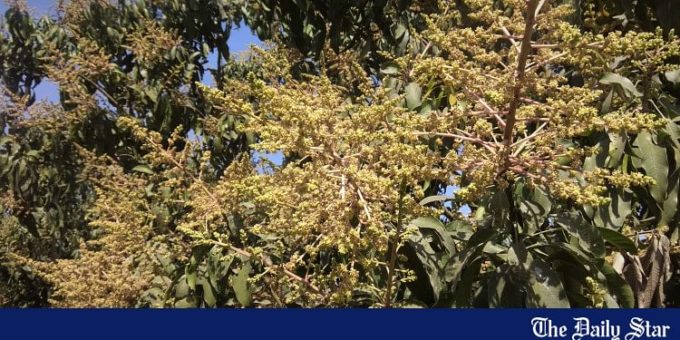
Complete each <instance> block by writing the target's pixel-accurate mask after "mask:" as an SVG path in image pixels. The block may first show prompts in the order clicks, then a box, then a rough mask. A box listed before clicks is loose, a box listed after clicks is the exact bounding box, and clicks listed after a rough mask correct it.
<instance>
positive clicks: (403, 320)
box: [0, 309, 680, 340]
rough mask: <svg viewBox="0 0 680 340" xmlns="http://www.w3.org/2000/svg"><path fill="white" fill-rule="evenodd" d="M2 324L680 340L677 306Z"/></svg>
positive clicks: (198, 334) (218, 313)
mask: <svg viewBox="0 0 680 340" xmlns="http://www.w3.org/2000/svg"><path fill="white" fill-rule="evenodd" d="M575 318H577V319H575ZM578 318H585V319H578ZM547 319H549V320H550V321H548V320H547ZM586 319H588V323H589V326H591V328H589V334H588V335H585V336H582V337H578V335H579V334H580V335H584V334H585V333H584V331H583V330H584V326H585V323H586ZM532 320H534V321H533V323H532ZM631 322H633V324H631ZM646 322H649V327H647V323H646ZM0 325H2V326H3V327H2V328H3V330H2V332H0V339H27V338H28V339H43V340H44V339H88V340H95V339H118V340H124V339H142V338H143V339H163V340H166V339H183V340H189V339H201V338H204V337H209V338H210V339H244V340H245V339H247V340H250V339H260V338H262V339H308V338H313V339H329V338H330V339H345V340H353V339H375V340H378V339H390V340H391V339H418V340H419V339H437V340H440V339H441V340H444V339H571V340H586V339H588V340H591V339H617V338H618V339H620V340H634V339H680V309H678V310H676V309H648V310H639V309H627V310H594V309H588V310H585V309H563V310H555V309H552V310H545V309H502V310H481V309H466V310H461V309H458V310H456V309H424V310H396V309H394V310H368V309H313V310H311V309H286V310H282V309H278V310H275V309H260V310H255V309H221V310H196V309H195V310H177V309H175V310H170V309H164V310H149V309H144V310H140V309H129V310H115V309H97V310H95V309H72V310H59V309H0ZM577 326H580V327H579V328H577ZM593 326H595V328H592V327H593ZM617 326H618V327H619V331H618V334H617V332H616V331H615V327H617ZM655 326H656V327H657V328H655ZM647 329H649V331H647ZM654 330H657V332H656V333H655V332H654ZM662 330H665V332H664V333H665V334H661V331H662ZM590 331H592V332H596V333H590ZM534 332H536V333H534ZM575 334H576V335H577V336H576V337H574V335H575ZM560 335H561V336H560ZM654 335H656V336H654ZM662 335H665V337H663V336H662Z"/></svg>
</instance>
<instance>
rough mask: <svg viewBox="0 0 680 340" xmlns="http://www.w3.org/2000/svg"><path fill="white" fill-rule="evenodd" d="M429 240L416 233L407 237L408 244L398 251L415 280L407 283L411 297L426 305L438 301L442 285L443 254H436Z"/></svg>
mask: <svg viewBox="0 0 680 340" xmlns="http://www.w3.org/2000/svg"><path fill="white" fill-rule="evenodd" d="M430 241H431V240H430V238H428V237H425V236H424V235H423V234H422V233H420V232H416V233H414V234H411V235H410V236H409V239H408V242H407V243H406V245H405V246H404V247H402V248H401V249H400V253H401V254H403V255H405V256H406V258H407V261H406V267H407V268H408V269H411V270H413V272H414V273H415V276H416V280H415V281H413V282H409V283H407V287H408V288H409V290H410V291H411V294H412V297H413V298H416V299H418V300H420V301H423V302H425V303H428V304H434V303H436V302H437V301H438V300H439V294H440V292H441V291H442V287H443V285H444V282H443V275H442V271H443V270H442V265H441V261H445V260H446V259H447V258H446V257H445V254H443V253H444V252H437V251H435V250H434V249H432V246H431V245H430Z"/></svg>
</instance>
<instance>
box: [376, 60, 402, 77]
mask: <svg viewBox="0 0 680 340" xmlns="http://www.w3.org/2000/svg"><path fill="white" fill-rule="evenodd" d="M380 73H381V74H383V75H386V76H393V75H395V74H397V73H399V65H397V63H395V62H393V61H388V62H386V63H383V64H382V65H381V66H380Z"/></svg>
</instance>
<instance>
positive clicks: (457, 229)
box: [446, 220, 475, 241]
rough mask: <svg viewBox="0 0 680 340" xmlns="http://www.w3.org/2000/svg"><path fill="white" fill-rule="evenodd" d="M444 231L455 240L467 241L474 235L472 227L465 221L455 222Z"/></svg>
mask: <svg viewBox="0 0 680 340" xmlns="http://www.w3.org/2000/svg"><path fill="white" fill-rule="evenodd" d="M446 230H448V231H449V233H450V234H451V236H453V237H454V238H455V239H457V240H461V241H467V240H469V239H470V237H472V235H473V234H474V233H475V232H474V231H473V230H472V225H470V224H469V223H466V222H465V221H460V220H455V221H452V222H450V223H449V224H447V225H446Z"/></svg>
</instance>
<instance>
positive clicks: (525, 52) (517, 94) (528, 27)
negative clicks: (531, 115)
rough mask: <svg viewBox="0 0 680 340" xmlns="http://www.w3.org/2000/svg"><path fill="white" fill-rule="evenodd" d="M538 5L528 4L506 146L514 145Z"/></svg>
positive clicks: (507, 124) (532, 2)
mask: <svg viewBox="0 0 680 340" xmlns="http://www.w3.org/2000/svg"><path fill="white" fill-rule="evenodd" d="M537 7H538V0H529V3H528V5H527V14H526V16H527V17H526V23H525V26H524V34H523V36H522V49H521V50H520V53H519V56H518V58H517V70H516V71H515V72H516V74H515V86H514V89H513V99H512V101H511V102H510V108H509V109H508V115H507V118H506V120H505V130H504V131H503V143H504V144H505V147H506V148H508V149H509V148H510V146H511V145H512V134H513V132H514V131H513V130H514V128H515V122H516V118H515V114H516V113H517V106H518V105H519V102H520V100H521V95H522V87H523V86H524V78H525V75H526V65H527V58H528V57H529V52H531V35H532V34H533V31H534V23H535V21H536V8H537Z"/></svg>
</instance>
